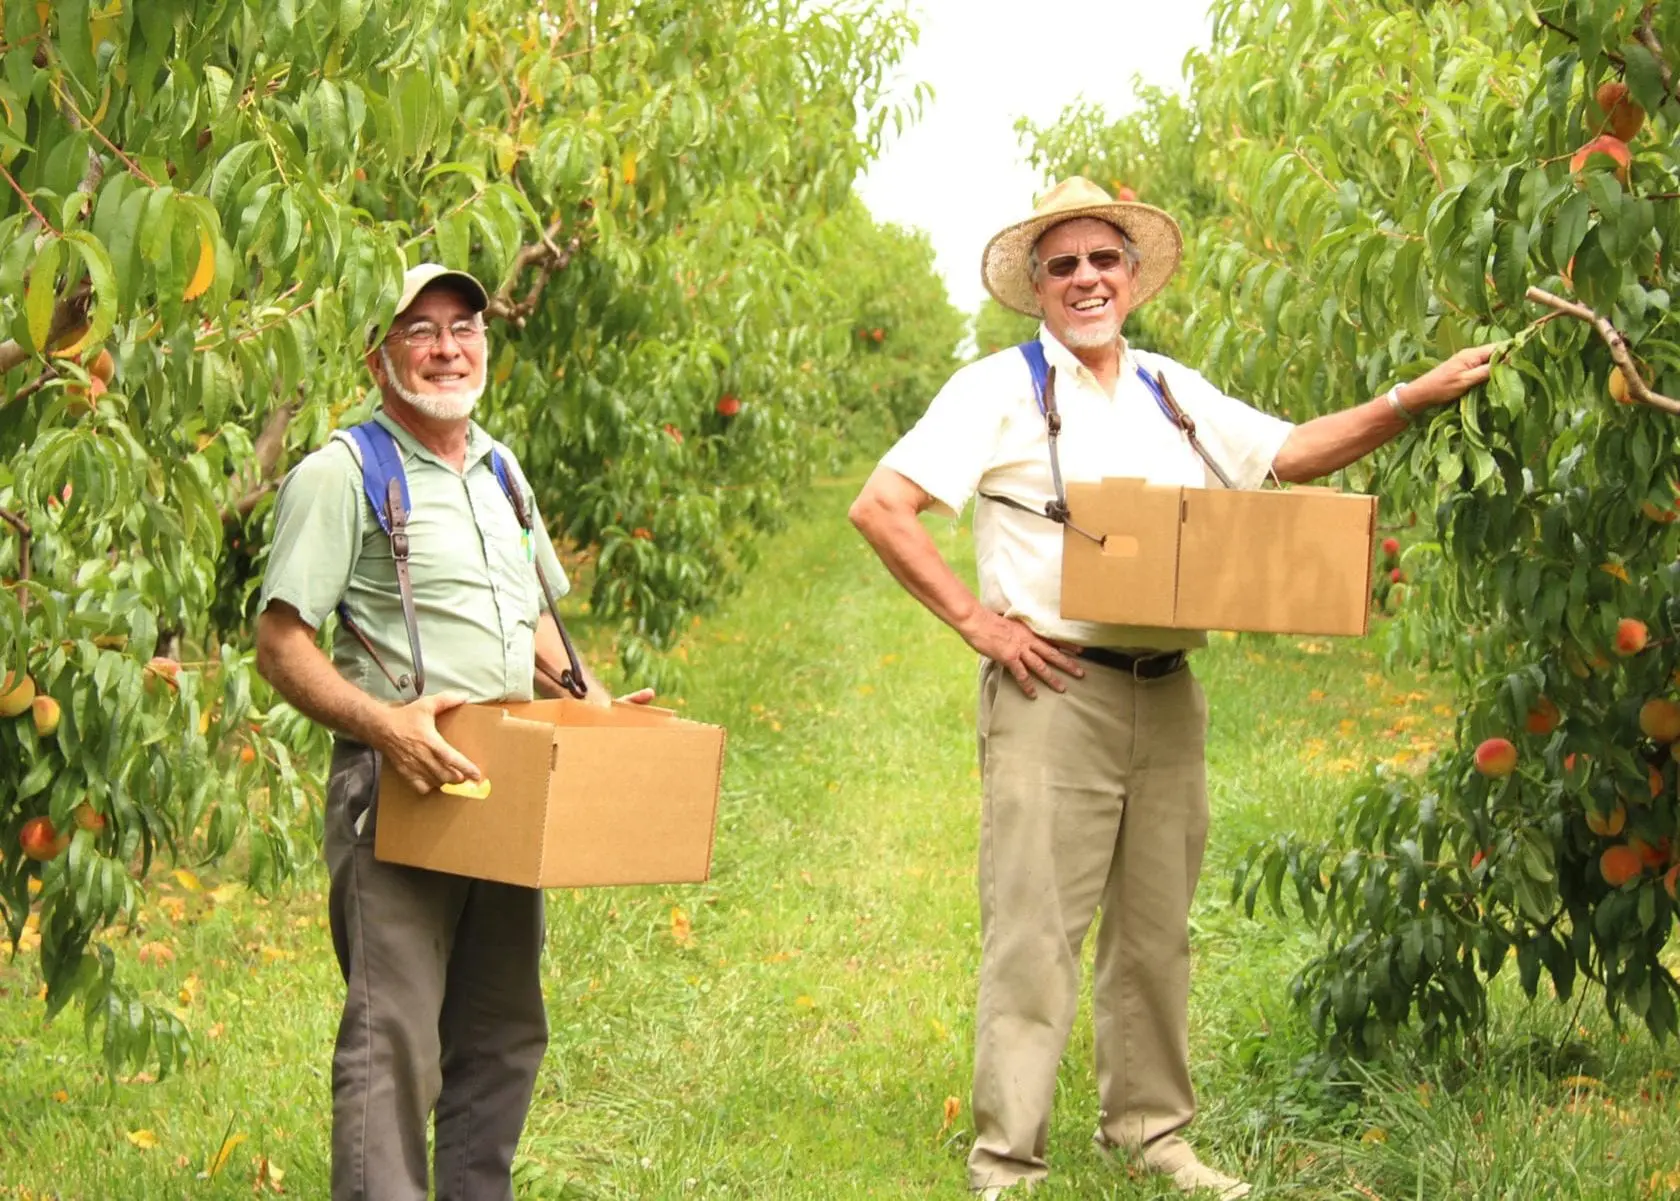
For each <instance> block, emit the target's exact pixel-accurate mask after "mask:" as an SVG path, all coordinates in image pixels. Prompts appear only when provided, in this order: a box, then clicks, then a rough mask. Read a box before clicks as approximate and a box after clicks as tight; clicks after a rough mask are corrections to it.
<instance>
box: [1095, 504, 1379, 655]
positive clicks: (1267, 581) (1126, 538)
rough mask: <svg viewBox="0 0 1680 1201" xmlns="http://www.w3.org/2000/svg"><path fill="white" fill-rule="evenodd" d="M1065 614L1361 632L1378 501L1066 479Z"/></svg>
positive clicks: (1366, 620) (1181, 625)
mask: <svg viewBox="0 0 1680 1201" xmlns="http://www.w3.org/2000/svg"><path fill="white" fill-rule="evenodd" d="M1067 499H1068V508H1069V511H1070V512H1071V514H1072V519H1073V522H1074V524H1076V525H1078V526H1079V527H1080V528H1081V529H1085V530H1089V531H1091V532H1092V533H1094V534H1106V535H1107V540H1106V542H1105V543H1104V545H1102V546H1098V545H1097V544H1096V543H1095V542H1093V541H1091V540H1090V539H1089V538H1085V537H1083V536H1081V535H1079V534H1076V533H1074V531H1073V530H1071V529H1067V528H1064V529H1063V533H1062V616H1063V617H1066V618H1069V619H1072V620H1076V621H1102V622H1110V623H1113V624H1116V625H1128V626H1157V627H1165V628H1168V629H1183V630H1248V631H1258V632H1267V633H1275V634H1364V633H1365V632H1366V630H1367V629H1368V628H1369V626H1370V616H1371V564H1372V540H1373V539H1374V538H1375V536H1376V528H1377V499H1376V497H1374V496H1364V495H1361V494H1358V493H1350V492H1340V491H1337V490H1336V489H1333V488H1311V487H1307V488H1301V487H1297V488H1290V489H1287V490H1259V491H1227V490H1224V489H1209V488H1184V487H1179V486H1178V485H1160V484H1150V483H1146V482H1145V481H1143V480H1136V479H1105V480H1103V481H1101V482H1100V483H1095V484H1091V483H1086V484H1073V483H1070V484H1069V485H1068V486H1067Z"/></svg>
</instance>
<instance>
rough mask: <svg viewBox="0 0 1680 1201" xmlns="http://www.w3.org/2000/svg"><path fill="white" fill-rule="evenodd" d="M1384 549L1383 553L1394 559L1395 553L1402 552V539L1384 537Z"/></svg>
mask: <svg viewBox="0 0 1680 1201" xmlns="http://www.w3.org/2000/svg"><path fill="white" fill-rule="evenodd" d="M1382 551H1383V554H1385V555H1387V556H1388V557H1389V558H1390V559H1392V558H1393V557H1394V556H1395V555H1397V554H1399V553H1400V539H1398V538H1384V539H1383V540H1382Z"/></svg>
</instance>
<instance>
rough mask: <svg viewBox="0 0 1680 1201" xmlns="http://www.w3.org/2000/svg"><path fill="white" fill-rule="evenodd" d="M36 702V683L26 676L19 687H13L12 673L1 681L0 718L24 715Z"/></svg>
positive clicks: (8, 673) (7, 674)
mask: <svg viewBox="0 0 1680 1201" xmlns="http://www.w3.org/2000/svg"><path fill="white" fill-rule="evenodd" d="M34 702H35V681H34V680H33V679H32V678H30V677H29V676H24V677H23V680H22V682H21V683H19V684H18V685H17V687H15V688H14V687H12V673H11V672H7V673H6V678H5V679H4V680H0V717H17V716H19V715H20V714H22V713H24V712H25V711H26V710H27V709H28V708H29V707H30V705H32V704H33V703H34Z"/></svg>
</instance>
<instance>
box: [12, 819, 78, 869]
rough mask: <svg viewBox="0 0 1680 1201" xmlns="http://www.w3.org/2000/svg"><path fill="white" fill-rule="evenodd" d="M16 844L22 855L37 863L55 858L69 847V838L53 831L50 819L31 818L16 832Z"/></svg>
mask: <svg viewBox="0 0 1680 1201" xmlns="http://www.w3.org/2000/svg"><path fill="white" fill-rule="evenodd" d="M18 844H19V845H20V846H22V847H23V853H24V854H25V855H26V856H28V857H29V858H30V859H33V860H35V861H36V862H37V863H45V862H46V861H47V860H49V859H54V858H57V857H58V855H59V854H60V853H62V852H63V850H64V848H65V847H67V846H69V845H70V836H69V835H68V834H60V833H59V832H58V831H57V830H55V829H53V824H52V819H51V818H46V817H32V818H30V819H29V820H28V821H26V822H24V823H23V829H21V830H19V831H18Z"/></svg>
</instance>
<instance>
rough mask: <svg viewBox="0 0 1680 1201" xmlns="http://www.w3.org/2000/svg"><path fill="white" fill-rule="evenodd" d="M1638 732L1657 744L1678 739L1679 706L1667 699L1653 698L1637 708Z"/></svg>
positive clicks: (1679, 725) (1679, 734)
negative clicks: (1654, 740)
mask: <svg viewBox="0 0 1680 1201" xmlns="http://www.w3.org/2000/svg"><path fill="white" fill-rule="evenodd" d="M1639 730H1640V733H1642V734H1644V735H1645V737H1647V738H1654V739H1656V740H1657V741H1658V742H1673V741H1674V740H1675V739H1676V738H1680V705H1676V704H1675V703H1674V702H1673V701H1671V700H1669V699H1668V698H1667V697H1661V696H1654V697H1652V698H1651V699H1650V700H1648V701H1646V702H1645V703H1644V704H1643V705H1641V706H1639Z"/></svg>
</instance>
